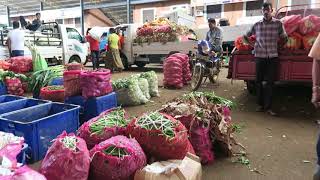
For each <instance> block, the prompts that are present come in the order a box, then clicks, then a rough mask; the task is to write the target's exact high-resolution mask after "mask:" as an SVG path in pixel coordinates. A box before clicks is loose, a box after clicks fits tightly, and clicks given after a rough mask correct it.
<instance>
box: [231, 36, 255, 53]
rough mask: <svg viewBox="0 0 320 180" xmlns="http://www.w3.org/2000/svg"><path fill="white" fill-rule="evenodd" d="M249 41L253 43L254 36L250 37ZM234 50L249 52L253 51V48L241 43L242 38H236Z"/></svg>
mask: <svg viewBox="0 0 320 180" xmlns="http://www.w3.org/2000/svg"><path fill="white" fill-rule="evenodd" d="M249 40H250V41H252V42H254V41H255V37H254V36H251V37H250V38H249ZM234 44H235V46H236V48H237V49H238V50H239V51H250V50H253V47H252V46H250V45H249V44H247V43H245V42H243V36H240V37H238V38H237V39H236V40H235V42H234Z"/></svg>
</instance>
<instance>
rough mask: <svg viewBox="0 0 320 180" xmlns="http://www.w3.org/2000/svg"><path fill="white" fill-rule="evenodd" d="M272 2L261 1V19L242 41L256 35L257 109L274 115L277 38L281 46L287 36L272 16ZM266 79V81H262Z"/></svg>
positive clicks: (247, 40)
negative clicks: (273, 99)
mask: <svg viewBox="0 0 320 180" xmlns="http://www.w3.org/2000/svg"><path fill="white" fill-rule="evenodd" d="M272 11H273V10H272V4H271V3H267V2H266V3H263V5H262V13H263V20H261V21H259V22H257V23H255V24H254V25H253V26H252V28H251V30H250V31H249V32H248V33H247V34H246V35H245V36H244V41H245V42H247V43H250V41H249V39H248V37H249V36H251V35H255V36H256V43H255V44H254V52H255V61H256V86H257V96H258V105H259V106H258V108H257V111H259V112H262V111H266V112H267V113H268V114H270V115H272V116H275V115H276V113H275V112H273V111H272V109H271V108H272V91H273V84H274V81H275V77H276V73H277V70H278V64H279V62H278V48H279V45H278V40H279V38H280V40H281V41H280V42H283V44H281V45H280V47H281V46H283V45H284V44H285V43H286V42H287V41H288V36H287V34H286V32H285V30H284V27H283V24H282V23H281V21H279V20H277V19H275V18H273V17H272V15H271V13H272ZM264 81H266V82H264Z"/></svg>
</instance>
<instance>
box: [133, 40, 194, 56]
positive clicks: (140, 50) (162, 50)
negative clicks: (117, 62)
mask: <svg viewBox="0 0 320 180" xmlns="http://www.w3.org/2000/svg"><path fill="white" fill-rule="evenodd" d="M196 45H197V42H194V41H186V42H167V43H165V44H163V43H160V42H153V43H150V44H148V43H143V44H142V45H140V44H137V43H134V44H133V47H132V48H133V49H132V50H133V52H134V55H135V56H139V55H156V54H163V55H167V54H168V53H169V52H171V51H179V52H181V53H186V54H187V53H189V51H194V47H195V46H196Z"/></svg>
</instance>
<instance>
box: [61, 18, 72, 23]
mask: <svg viewBox="0 0 320 180" xmlns="http://www.w3.org/2000/svg"><path fill="white" fill-rule="evenodd" d="M73 20H74V19H73V18H67V19H64V23H63V24H74V21H73Z"/></svg>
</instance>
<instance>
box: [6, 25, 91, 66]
mask: <svg viewBox="0 0 320 180" xmlns="http://www.w3.org/2000/svg"><path fill="white" fill-rule="evenodd" d="M9 31H10V29H5V30H1V31H0V36H1V37H0V59H1V60H4V59H7V58H9V57H10V53H9V50H8V47H7V45H6V44H7V35H8V32H9ZM27 43H31V44H35V45H36V46H37V49H38V51H39V53H40V54H41V55H42V56H43V57H44V58H45V59H46V60H47V62H48V64H50V65H57V64H67V63H70V62H78V63H84V62H85V60H86V57H87V53H88V45H87V43H86V42H85V39H84V37H83V36H81V35H80V33H79V32H78V31H77V30H76V29H75V28H72V27H68V26H65V25H61V24H57V23H55V22H52V23H44V24H42V25H41V27H40V28H39V29H38V30H37V31H35V32H33V31H29V30H25V44H27ZM24 54H25V56H31V52H30V50H29V49H28V48H27V47H26V46H25V48H24Z"/></svg>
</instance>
